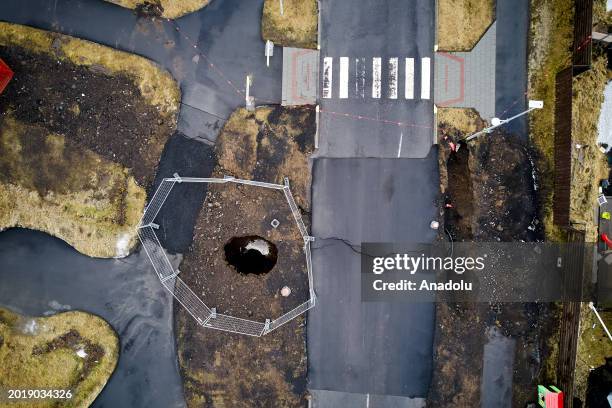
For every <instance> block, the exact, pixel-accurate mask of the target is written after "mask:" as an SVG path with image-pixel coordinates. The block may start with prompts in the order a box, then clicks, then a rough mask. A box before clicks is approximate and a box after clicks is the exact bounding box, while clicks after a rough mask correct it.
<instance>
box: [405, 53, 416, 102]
mask: <svg viewBox="0 0 612 408" xmlns="http://www.w3.org/2000/svg"><path fill="white" fill-rule="evenodd" d="M404 78H405V82H404V84H405V85H404V95H405V97H406V99H414V58H406V75H405V76H404Z"/></svg>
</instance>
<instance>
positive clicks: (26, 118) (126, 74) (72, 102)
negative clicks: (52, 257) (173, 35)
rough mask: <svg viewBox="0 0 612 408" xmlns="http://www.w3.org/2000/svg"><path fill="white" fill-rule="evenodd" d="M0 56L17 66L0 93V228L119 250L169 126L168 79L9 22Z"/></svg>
mask: <svg viewBox="0 0 612 408" xmlns="http://www.w3.org/2000/svg"><path fill="white" fill-rule="evenodd" d="M0 54H1V55H2V58H3V59H4V61H5V62H6V63H7V64H8V65H9V66H10V67H12V69H13V71H14V72H15V75H14V77H13V79H12V80H11V82H10V83H9V84H8V86H7V88H6V89H5V90H4V92H3V93H2V94H1V95H0V152H1V153H2V154H1V155H0V190H1V191H2V192H3V194H2V195H1V198H0V229H4V228H8V227H13V226H20V227H26V228H33V229H39V230H43V231H45V232H48V233H50V234H52V235H55V236H57V237H59V238H62V239H64V240H65V241H67V242H68V243H70V244H71V245H73V246H74V247H75V248H77V249H78V250H79V251H81V252H83V253H85V254H87V255H91V256H98V257H111V256H125V255H126V254H127V252H128V251H129V249H130V248H132V247H133V246H134V244H135V242H136V238H135V229H134V227H135V226H136V225H137V223H138V220H139V218H140V216H141V214H142V211H143V208H144V202H145V199H146V191H145V190H146V188H148V187H149V185H150V184H151V183H152V181H153V177H154V175H155V171H156V168H157V163H158V161H159V158H160V155H161V152H162V149H163V146H164V144H165V142H166V140H167V139H168V137H169V136H170V135H171V134H172V132H173V131H174V129H175V127H176V113H177V110H178V102H179V98H180V93H179V90H178V87H177V85H176V83H175V82H174V81H173V80H172V78H171V77H170V75H169V74H168V73H167V72H165V71H163V70H161V69H160V68H158V67H157V66H156V65H154V64H153V63H151V62H150V61H148V60H145V59H143V58H141V57H137V56H135V55H131V54H127V53H123V52H120V51H116V50H113V49H110V48H107V47H103V46H100V45H97V44H94V43H90V42H87V41H83V40H77V39H75V38H72V37H68V36H63V35H58V34H54V33H50V32H46V31H42V30H36V29H32V28H29V27H25V26H19V25H14V24H8V23H0ZM50 73H52V74H50ZM17 203H18V204H17Z"/></svg>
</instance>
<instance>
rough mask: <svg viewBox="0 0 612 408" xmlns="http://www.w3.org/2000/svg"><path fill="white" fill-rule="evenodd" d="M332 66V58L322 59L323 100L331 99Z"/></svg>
mask: <svg viewBox="0 0 612 408" xmlns="http://www.w3.org/2000/svg"><path fill="white" fill-rule="evenodd" d="M333 66H334V59H333V58H332V57H325V58H323V92H322V95H321V96H322V97H323V98H331V97H332V86H333V76H332V75H333V69H332V68H333Z"/></svg>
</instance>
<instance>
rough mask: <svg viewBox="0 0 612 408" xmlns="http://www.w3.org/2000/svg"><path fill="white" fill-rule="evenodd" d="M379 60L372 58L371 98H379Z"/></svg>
mask: <svg viewBox="0 0 612 408" xmlns="http://www.w3.org/2000/svg"><path fill="white" fill-rule="evenodd" d="M380 65H381V58H372V98H376V99H378V98H380V94H381V89H382V86H381V85H382V84H381V82H382V81H381V79H382V77H381V72H380V68H381V67H380Z"/></svg>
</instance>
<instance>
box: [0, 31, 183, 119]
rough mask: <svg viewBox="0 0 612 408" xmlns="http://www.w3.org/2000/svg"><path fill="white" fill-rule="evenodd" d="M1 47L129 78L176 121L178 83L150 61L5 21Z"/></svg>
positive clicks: (146, 97)
mask: <svg viewBox="0 0 612 408" xmlns="http://www.w3.org/2000/svg"><path fill="white" fill-rule="evenodd" d="M0 45H4V46H19V47H22V48H25V49H27V50H30V51H33V52H35V53H41V54H47V55H51V56H52V57H54V58H58V59H60V60H65V61H67V62H71V63H73V64H75V65H79V66H85V67H93V68H94V69H98V70H101V71H104V72H106V73H108V74H110V75H119V74H121V75H126V76H128V77H129V78H131V79H132V80H133V81H134V83H135V84H136V86H137V87H138V89H140V92H141V93H142V96H143V97H144V98H145V100H146V101H147V103H149V104H151V105H153V106H156V107H157V108H158V109H159V111H160V112H161V113H162V114H164V115H166V116H167V117H169V118H172V120H174V121H176V118H175V115H176V113H177V112H178V107H179V105H178V103H179V101H180V98H181V93H180V89H179V87H178V84H177V83H176V82H175V81H174V79H173V78H172V76H171V75H170V73H168V72H167V71H164V70H163V69H161V68H160V67H159V66H158V65H157V64H155V63H154V62H152V61H150V60H147V59H146V58H142V57H139V56H138V55H135V54H130V53H127V52H124V51H119V50H115V49H113V48H109V47H105V46H103V45H100V44H96V43H94V42H91V41H86V40H82V39H79V38H74V37H70V36H67V35H62V34H57V33H52V32H50V31H44V30H39V29H36V28H32V27H27V26H23V25H18V24H11V23H4V22H0Z"/></svg>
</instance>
